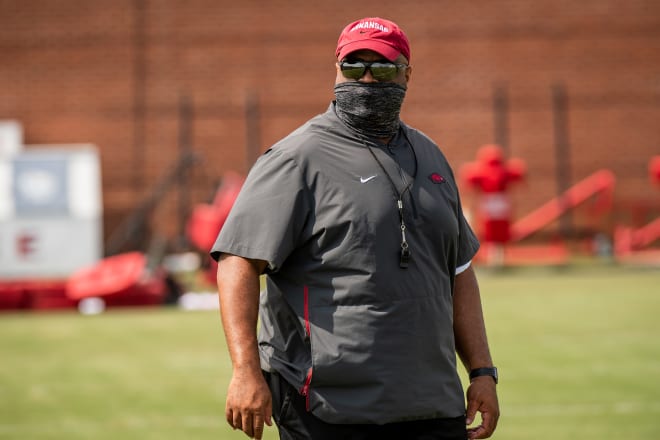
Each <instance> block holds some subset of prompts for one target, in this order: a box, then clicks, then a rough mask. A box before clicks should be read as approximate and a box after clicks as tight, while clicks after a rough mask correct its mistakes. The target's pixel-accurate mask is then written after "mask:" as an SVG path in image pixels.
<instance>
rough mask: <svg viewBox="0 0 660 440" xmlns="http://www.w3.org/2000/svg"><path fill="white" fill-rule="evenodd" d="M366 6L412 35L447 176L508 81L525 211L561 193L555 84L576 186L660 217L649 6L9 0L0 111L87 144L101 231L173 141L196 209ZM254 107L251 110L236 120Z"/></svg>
mask: <svg viewBox="0 0 660 440" xmlns="http://www.w3.org/2000/svg"><path fill="white" fill-rule="evenodd" d="M369 15H376V16H384V17H388V18H391V19H393V20H395V21H397V22H398V23H399V24H400V25H401V26H402V27H403V28H404V29H405V30H406V31H407V33H408V35H409V37H410V39H411V43H412V65H413V68H414V71H413V79H412V82H411V84H410V88H409V92H408V95H407V98H406V102H405V104H404V109H403V113H402V116H403V119H404V120H405V121H406V122H408V123H409V124H411V125H413V126H416V127H417V128H419V129H421V130H422V131H424V132H426V133H427V134H429V135H430V136H431V137H433V138H434V139H435V140H436V141H437V142H438V143H439V144H440V145H441V147H442V148H443V150H444V151H445V152H446V154H447V156H448V157H449V159H450V160H451V161H452V162H453V164H454V166H455V168H456V169H457V170H458V168H460V166H461V165H462V164H464V163H466V162H467V161H470V160H472V159H473V158H474V157H475V153H476V151H477V149H478V148H479V147H480V146H481V145H483V144H485V143H491V142H493V141H494V140H495V132H496V127H495V122H494V121H495V114H494V106H493V96H494V90H495V88H496V87H500V88H502V89H503V90H506V95H507V96H508V112H507V113H506V119H505V120H506V121H507V127H508V131H507V134H508V136H507V138H508V151H509V152H510V153H511V154H512V155H514V156H517V157H520V158H522V159H524V160H525V161H526V162H527V164H528V166H529V171H530V176H529V178H528V180H527V182H526V184H525V185H524V186H522V187H520V188H519V189H518V190H516V192H515V194H516V196H515V198H516V206H517V212H518V213H519V214H520V213H524V212H527V211H529V210H531V209H533V208H534V207H536V206H538V205H540V204H541V203H543V202H544V201H546V200H547V199H548V198H550V197H552V196H554V195H555V193H556V188H557V182H556V173H557V170H556V165H557V164H556V163H555V150H554V148H555V141H556V138H555V132H554V128H553V118H554V116H555V114H554V113H553V106H552V103H553V101H552V88H553V86H556V85H558V84H559V85H562V86H563V87H564V88H565V90H566V93H567V97H568V113H567V121H568V126H567V128H568V145H569V148H570V156H569V158H568V161H567V168H568V170H567V173H568V174H569V177H570V180H571V181H572V182H575V181H577V180H579V179H581V178H584V177H585V176H587V175H589V174H591V173H593V172H594V171H596V170H598V169H600V168H608V169H611V170H612V171H613V172H614V173H615V174H616V176H617V179H618V180H617V191H616V201H617V206H619V208H621V211H619V212H617V216H618V217H619V218H624V219H627V218H629V215H628V214H629V213H628V211H626V209H629V208H630V207H631V206H641V207H642V208H644V207H646V208H648V209H649V211H648V213H649V215H650V214H653V213H654V212H656V213H657V210H660V206H659V205H660V201H659V199H660V194H658V193H659V192H660V190H658V189H657V188H652V187H651V186H650V184H649V182H648V177H647V171H646V170H647V164H648V161H649V159H650V158H651V156H653V155H654V154H660V124H658V121H659V120H660V3H658V2H655V1H642V0H630V1H626V2H621V1H614V0H585V1H582V2H573V1H566V0H563V1H557V0H553V1H550V0H536V1H526V0H475V1H471V2H465V1H431V0H426V1H415V2H394V1H388V0H381V1H372V0H366V1H363V2H359V4H355V5H350V7H348V6H347V5H346V4H345V3H338V2H309V1H298V0H294V1H268V2H264V1H257V0H245V1H241V2H235V1H225V0H186V1H182V0H179V1H177V0H160V1H155V0H132V1H131V0H112V1H110V0H95V1H82V0H69V1H58V2H42V1H38V0H22V1H20V2H19V1H4V2H0V60H2V62H1V63H0V96H1V99H0V119H9V118H11V119H18V120H20V121H21V123H22V124H23V125H24V129H25V141H26V143H28V144H37V143H65V142H92V143H95V144H96V145H98V146H99V148H100V149H101V155H102V166H103V185H104V206H105V232H106V236H109V235H110V234H112V232H113V230H116V229H117V227H118V225H119V224H120V222H121V221H122V219H125V218H126V216H127V215H128V213H129V212H130V210H131V209H132V208H134V207H135V206H136V205H137V204H139V203H140V201H143V200H145V198H146V197H147V196H148V194H149V193H150V191H152V190H153V189H154V188H155V186H156V185H157V183H158V182H159V179H161V178H162V177H163V176H164V175H165V174H166V173H167V172H168V171H170V170H171V169H172V167H173V166H175V164H176V162H177V160H178V157H179V154H180V144H181V139H189V143H190V144H191V146H192V147H193V148H194V150H195V151H196V152H197V153H198V154H200V155H201V157H202V158H203V160H202V161H201V162H199V163H197V164H196V165H195V166H194V167H193V168H192V169H191V172H190V178H191V181H192V185H193V186H192V193H191V197H192V200H193V201H202V200H205V199H206V198H208V196H209V195H210V194H211V193H212V191H213V189H214V185H215V184H216V183H217V181H218V179H219V178H221V176H222V174H223V173H224V172H225V171H227V170H231V169H234V170H238V171H242V172H244V171H246V170H247V169H248V167H249V164H251V163H252V161H253V160H254V157H253V156H254V154H250V153H248V151H249V150H250V148H255V149H257V150H264V149H265V148H267V146H268V145H270V144H272V143H273V142H275V141H276V140H278V139H279V138H281V137H282V136H284V135H286V134H287V133H288V132H290V131H291V130H292V129H294V128H295V127H297V126H298V125H300V124H301V123H303V122H304V121H305V120H307V119H308V118H309V117H311V116H313V115H314V114H317V113H319V112H322V111H324V110H325V108H326V106H327V104H328V102H329V100H330V99H331V98H332V85H333V81H334V66H333V63H334V59H333V55H334V47H335V43H336V39H337V36H338V33H339V31H340V30H341V29H342V27H343V26H344V25H345V24H347V23H348V22H350V21H352V20H353V19H356V18H359V17H362V16H369ZM183 98H187V99H189V100H190V103H191V110H190V112H189V114H190V115H191V121H192V122H191V124H190V126H189V131H188V133H189V134H190V136H189V137H188V138H185V136H184V137H183V138H182V132H185V130H186V125H185V124H182V123H181V120H182V118H181V110H180V109H181V102H182V100H183ZM250 100H252V101H254V102H255V103H256V104H255V105H256V109H257V110H258V111H257V112H256V113H255V114H256V115H257V116H255V119H252V120H250V121H248V117H247V114H248V102H250ZM248 126H249V127H252V128H255V127H256V129H253V132H252V134H253V136H252V138H254V137H256V138H257V139H256V141H253V142H255V145H252V146H248V145H247V143H248V136H247V127H248ZM252 138H251V139H252ZM465 198H466V204H468V205H470V204H471V203H472V202H471V200H470V199H471V195H470V194H469V193H466V194H465ZM654 209H655V210H656V211H653V210H654ZM177 210H178V201H177V192H176V191H170V192H166V193H165V196H164V197H163V203H161V204H159V205H158V208H157V209H156V211H155V213H154V214H155V215H154V216H153V221H152V224H151V226H152V228H153V230H154V231H155V232H156V233H157V234H162V235H164V236H172V235H174V234H176V232H177V221H175V220H176V218H177V215H178V211H177ZM645 212H646V211H645ZM642 217H644V216H642ZM642 220H643V218H642V219H641V220H640V221H642ZM609 226H611V222H610V224H609Z"/></svg>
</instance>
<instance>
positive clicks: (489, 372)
mask: <svg viewBox="0 0 660 440" xmlns="http://www.w3.org/2000/svg"><path fill="white" fill-rule="evenodd" d="M479 376H490V377H492V378H493V380H494V381H495V383H496V384H497V382H498V380H499V378H498V375H497V368H495V367H484V368H475V369H474V370H472V371H470V380H472V379H474V378H475V377H479Z"/></svg>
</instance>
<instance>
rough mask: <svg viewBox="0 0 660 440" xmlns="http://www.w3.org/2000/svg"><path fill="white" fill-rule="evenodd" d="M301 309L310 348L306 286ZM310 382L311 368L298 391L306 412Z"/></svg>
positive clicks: (310, 337) (307, 288)
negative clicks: (302, 397)
mask: <svg viewBox="0 0 660 440" xmlns="http://www.w3.org/2000/svg"><path fill="white" fill-rule="evenodd" d="M303 307H304V312H303V313H304V318H305V335H306V336H307V339H308V340H309V341H310V346H311V339H312V332H311V326H310V323H309V287H307V286H304V287H303ZM311 382H312V367H309V370H307V377H306V378H305V383H304V384H303V386H302V388H301V389H300V394H301V395H302V396H305V409H306V410H307V411H309V385H310V383H311Z"/></svg>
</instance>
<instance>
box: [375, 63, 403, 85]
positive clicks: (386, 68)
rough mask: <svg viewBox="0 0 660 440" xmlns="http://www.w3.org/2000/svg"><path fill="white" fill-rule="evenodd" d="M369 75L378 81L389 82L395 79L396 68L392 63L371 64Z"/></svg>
mask: <svg viewBox="0 0 660 440" xmlns="http://www.w3.org/2000/svg"><path fill="white" fill-rule="evenodd" d="M369 70H371V75H373V77H374V79H376V80H378V81H391V80H393V79H394V78H395V77H396V72H397V70H398V68H397V67H396V65H395V64H392V63H373V64H372V65H371V67H369Z"/></svg>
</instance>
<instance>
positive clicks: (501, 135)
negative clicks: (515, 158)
mask: <svg viewBox="0 0 660 440" xmlns="http://www.w3.org/2000/svg"><path fill="white" fill-rule="evenodd" d="M493 116H494V121H493V127H494V130H495V143H496V144H497V145H499V146H500V147H502V151H503V152H504V155H505V156H508V155H509V92H508V87H507V85H506V84H495V86H494V87H493Z"/></svg>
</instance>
